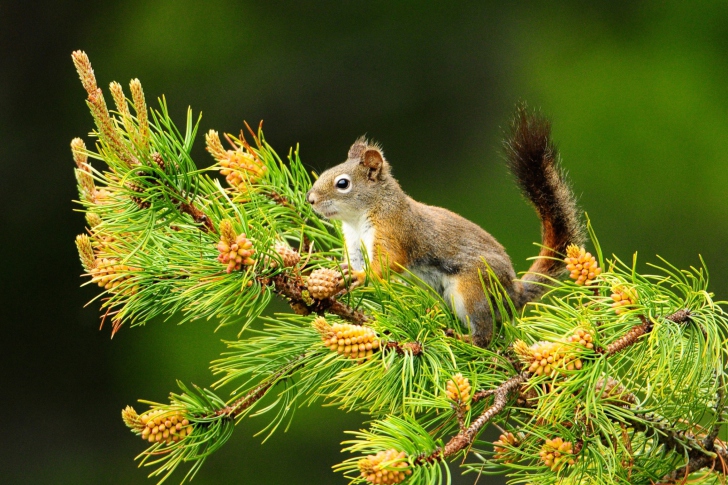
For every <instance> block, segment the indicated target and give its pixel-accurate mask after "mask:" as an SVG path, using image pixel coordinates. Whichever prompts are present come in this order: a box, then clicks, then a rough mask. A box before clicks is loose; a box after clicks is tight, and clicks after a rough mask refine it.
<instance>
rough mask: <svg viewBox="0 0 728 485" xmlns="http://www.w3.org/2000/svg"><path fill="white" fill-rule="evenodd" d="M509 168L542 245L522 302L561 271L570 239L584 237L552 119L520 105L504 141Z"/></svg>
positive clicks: (536, 294) (541, 290) (524, 284)
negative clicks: (553, 137) (536, 218)
mask: <svg viewBox="0 0 728 485" xmlns="http://www.w3.org/2000/svg"><path fill="white" fill-rule="evenodd" d="M504 145H505V149H506V153H507V156H508V161H509V165H510V169H511V171H512V172H513V174H514V175H515V176H516V179H517V180H518V184H519V185H520V186H521V189H522V190H523V192H524V194H525V195H526V197H528V199H529V200H530V201H531V203H533V205H534V206H535V207H536V212H538V216H539V218H540V219H541V239H542V244H543V248H542V249H541V252H540V253H539V257H538V259H537V260H536V261H535V262H534V263H533V264H532V265H531V267H530V268H529V270H528V274H527V275H526V276H525V277H524V278H523V279H522V288H520V289H521V291H520V292H519V295H518V298H517V300H518V301H516V302H514V303H516V304H517V305H518V306H519V307H522V306H523V305H525V304H526V303H527V302H529V301H533V300H536V299H538V298H540V297H541V295H543V293H544V291H545V288H544V287H543V286H542V284H543V283H546V282H548V281H549V277H550V278H555V277H558V276H560V275H561V274H562V273H563V272H564V268H565V263H564V262H563V258H564V253H566V247H567V246H568V245H569V244H577V245H581V244H582V241H583V238H584V230H583V225H582V223H581V221H580V217H579V209H578V207H577V205H576V201H575V200H574V195H573V194H572V192H571V189H570V188H569V186H568V184H567V183H566V181H565V180H564V175H563V173H562V170H561V167H560V166H559V156H558V153H557V151H556V147H555V146H554V144H553V141H552V140H551V124H550V123H549V121H548V120H547V119H545V118H543V117H542V116H540V115H539V114H537V113H529V112H528V110H527V108H526V105H525V104H521V105H519V106H518V108H517V110H516V116H515V118H514V119H513V122H512V124H511V132H510V135H509V137H508V138H507V139H506V140H505V141H504Z"/></svg>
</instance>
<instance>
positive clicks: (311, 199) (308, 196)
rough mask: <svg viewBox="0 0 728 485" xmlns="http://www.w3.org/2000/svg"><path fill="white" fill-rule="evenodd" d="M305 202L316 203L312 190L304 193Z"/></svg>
mask: <svg viewBox="0 0 728 485" xmlns="http://www.w3.org/2000/svg"><path fill="white" fill-rule="evenodd" d="M306 200H307V201H308V203H309V204H315V203H316V196H315V195H314V194H313V189H311V190H309V191H308V192H306Z"/></svg>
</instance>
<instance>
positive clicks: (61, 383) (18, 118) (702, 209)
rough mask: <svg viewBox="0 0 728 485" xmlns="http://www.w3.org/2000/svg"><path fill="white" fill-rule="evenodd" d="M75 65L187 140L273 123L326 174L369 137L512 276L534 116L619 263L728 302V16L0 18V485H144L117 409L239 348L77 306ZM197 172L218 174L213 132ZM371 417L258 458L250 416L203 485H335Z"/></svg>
mask: <svg viewBox="0 0 728 485" xmlns="http://www.w3.org/2000/svg"><path fill="white" fill-rule="evenodd" d="M74 49H83V50H85V51H86V52H87V53H88V54H89V56H90V58H91V61H92V63H93V65H94V68H95V70H96V73H97V77H98V80H99V85H101V86H102V87H106V86H108V83H109V82H110V81H112V80H117V81H119V82H121V83H122V84H125V85H126V84H127V82H128V80H129V79H131V78H133V77H139V78H140V79H141V80H142V83H143V85H144V88H145V91H146V94H147V99H148V100H149V101H150V104H153V101H154V99H155V98H156V97H158V96H161V95H162V94H164V95H166V97H167V100H168V102H169V104H170V106H171V108H172V113H173V115H174V116H175V117H176V119H177V120H178V122H179V123H182V122H183V115H184V112H185V110H186V107H187V106H188V105H191V106H192V107H193V109H194V110H195V112H199V111H202V112H203V114H204V116H203V120H202V124H201V130H202V131H206V130H208V129H210V128H215V129H218V130H221V131H228V132H233V133H237V132H238V130H239V129H240V127H241V126H242V123H243V120H248V121H250V122H252V123H256V122H257V121H258V120H260V119H264V120H265V127H266V135H267V138H268V141H269V142H271V144H272V145H273V146H274V147H276V148H277V150H278V151H279V152H281V153H286V152H287V150H288V148H289V147H290V146H293V145H295V144H296V143H300V144H301V154H302V158H303V160H304V162H305V163H307V164H309V165H310V166H311V168H312V169H316V170H322V169H324V168H326V167H327V166H331V165H333V164H336V163H338V162H340V161H342V160H343V158H344V157H345V155H346V151H347V149H348V147H349V144H350V143H351V142H352V141H353V140H354V139H355V138H356V137H358V136H359V135H361V134H363V133H367V134H368V135H369V136H370V137H372V138H374V139H376V140H378V141H380V142H381V143H382V144H383V145H384V147H385V150H386V154H387V156H388V158H389V160H390V161H391V162H392V163H393V166H394V171H395V174H396V176H397V177H398V178H399V180H400V182H401V183H402V185H403V186H404V188H405V190H406V191H408V192H409V193H410V194H411V195H412V196H414V197H415V198H416V199H419V200H421V201H424V202H427V203H431V204H436V205H442V206H446V207H448V208H450V209H453V210H455V211H457V212H459V213H460V214H462V215H464V216H466V217H468V218H469V219H472V220H474V221H476V222H477V223H479V224H480V225H482V226H483V227H484V228H486V229H487V230H488V231H490V232H491V233H492V234H494V235H495V236H496V237H497V238H498V239H499V240H500V241H501V242H502V243H503V244H504V245H505V246H506V248H507V249H508V250H509V252H510V254H511V255H512V258H513V260H514V262H515V264H516V267H517V268H516V269H517V270H519V271H523V270H525V269H526V268H527V267H528V262H527V261H526V258H527V257H529V256H531V255H534V254H535V253H536V248H535V247H534V246H532V245H531V243H532V242H533V241H537V240H538V239H539V226H538V221H537V218H536V216H535V214H534V213H533V210H532V209H531V208H530V207H529V206H528V205H527V204H526V202H525V201H524V200H523V199H522V198H521V197H520V195H519V193H518V191H517V189H516V188H515V187H514V184H513V183H512V181H511V180H510V178H509V176H508V174H507V172H506V169H505V165H504V163H503V160H502V156H501V150H500V146H499V143H500V138H501V134H502V129H503V127H504V126H505V125H506V124H507V121H508V119H509V117H510V115H511V113H512V110H513V106H514V104H515V103H516V102H517V101H518V100H521V99H523V100H527V101H528V103H529V104H530V105H531V106H534V107H540V108H541V109H542V110H543V111H544V112H545V113H546V114H548V115H549V116H550V117H551V118H552V119H553V122H554V136H555V139H556V140H557V142H558V144H559V146H560V149H561V153H562V156H563V159H564V166H565V167H566V168H567V169H568V170H569V173H570V177H571V180H572V182H573V185H574V189H575V191H576V193H577V195H578V196H579V198H580V202H581V205H582V206H583V208H584V209H585V210H586V211H587V212H588V213H589V216H590V217H591V219H592V221H593V223H594V226H595V228H596V230H597V233H598V234H599V236H600V240H601V244H602V246H603V248H604V249H605V250H606V252H608V253H615V254H617V255H618V256H619V257H621V258H623V259H626V260H629V259H630V258H631V255H632V253H633V252H635V251H639V253H640V258H641V260H642V261H643V264H642V265H641V267H642V268H643V269H647V267H646V266H645V265H644V262H645V261H653V262H655V261H656V258H655V254H660V255H661V256H664V257H666V258H667V259H668V260H670V261H671V262H673V263H674V264H676V265H677V266H681V267H687V266H689V265H697V264H699V255H700V254H702V255H703V257H704V258H705V259H706V261H707V263H708V266H709V268H710V270H711V274H712V288H713V291H714V292H715V293H716V295H717V297H718V298H719V299H724V298H726V297H727V296H728V258H726V256H725V254H724V252H725V250H726V240H727V239H728V238H727V236H728V203H727V201H726V185H727V183H728V170H726V168H728V96H726V94H727V93H726V90H727V88H728V82H727V80H728V3H726V2H725V1H724V0H721V1H712V2H711V1H705V2H682V1H659V2H658V1H655V2H626V1H616V2H600V3H599V4H597V3H596V2H577V1H568V2H559V3H558V5H555V4H554V2H548V3H547V2H521V3H519V4H518V5H510V4H506V2H503V3H494V2H477V3H476V2H470V3H467V4H466V3H461V4H456V3H454V2H414V1H411V2H316V3H315V4H313V3H309V2H305V3H304V2H282V1H268V2H235V1H225V0H214V1H207V2H194V1H189V0H175V1H172V0H168V1H139V0H129V1H126V2H93V3H92V2H81V1H75V2H74V1H55V2H51V1H47V2H0V208H1V210H0V218H1V219H0V221H1V224H0V227H2V244H3V251H2V254H3V255H4V256H3V263H2V278H1V279H0V281H1V282H0V284H1V285H2V288H1V290H0V297H1V298H2V299H3V302H2V304H1V305H0V318H1V320H2V334H1V335H2V336H1V337H0V342H2V352H1V355H2V357H1V359H2V362H1V367H0V369H2V371H0V379H2V381H1V382H0V384H1V385H2V387H0V389H1V391H0V392H1V394H0V395H1V396H2V399H1V400H0V402H1V404H0V406H1V408H0V411H1V412H2V416H3V418H4V419H3V432H2V438H0V440H2V441H0V445H1V446H2V453H0V475H1V476H2V478H0V481H2V483H22V484H86V483H89V484H93V483H99V484H101V483H108V484H126V483H130V484H131V483H134V484H137V483H154V482H153V481H151V480H147V479H146V478H145V476H146V473H147V471H146V470H140V469H137V468H136V466H135V464H134V462H133V457H134V456H135V455H136V454H137V453H138V452H140V451H142V450H143V444H142V443H141V442H140V441H139V440H138V439H137V438H134V437H133V436H132V435H131V434H130V433H129V432H128V431H127V430H126V428H125V427H124V425H123V424H122V422H121V420H120V416H119V411H120V410H121V409H122V407H123V406H125V405H126V404H130V403H133V402H134V401H135V400H136V399H138V398H145V399H150V400H157V401H160V400H164V399H165V397H166V395H167V393H168V392H169V391H172V390H175V389H176V386H175V379H181V380H183V381H184V382H187V383H190V382H192V383H196V384H199V385H209V384H210V383H211V382H212V381H213V377H212V376H211V375H210V373H209V371H208V369H207V366H208V363H209V361H210V360H212V359H214V358H215V357H217V356H218V355H219V353H220V352H222V351H223V345H222V344H221V343H220V340H221V339H224V338H228V339H230V338H233V337H234V336H235V334H236V333H237V331H238V329H237V328H233V327H228V328H224V329H222V330H220V331H218V332H217V333H213V331H214V329H215V326H216V325H215V323H214V322H196V323H192V324H186V325H183V326H176V325H175V324H174V322H152V323H151V324H149V325H147V326H146V327H143V328H133V329H131V328H124V329H123V330H122V331H121V332H120V334H118V335H117V337H116V338H114V340H113V341H111V340H110V339H109V328H108V327H107V328H104V329H102V330H101V331H99V330H98V321H99V314H98V313H99V312H98V306H97V305H96V304H92V305H90V306H89V307H88V308H84V304H85V303H86V302H87V301H88V300H90V299H91V298H92V297H93V296H95V295H96V291H95V290H94V289H93V288H91V287H84V288H79V285H80V283H81V282H82V280H81V279H80V278H79V274H80V272H81V266H80V264H79V262H78V257H77V255H76V252H75V247H74V242H73V241H74V236H75V235H76V234H78V233H80V232H82V231H83V225H84V222H83V217H82V215H81V214H80V213H78V212H74V209H76V208H77V206H75V205H74V204H73V203H72V202H71V201H72V199H74V198H75V197H76V191H75V185H74V178H73V170H72V167H73V162H72V159H71V154H70V149H69V142H70V140H71V139H72V138H73V137H75V136H84V137H86V140H87V141H88V137H87V136H86V134H87V133H88V131H90V129H91V128H92V120H91V117H90V115H89V113H88V111H87V109H86V106H85V103H84V99H85V93H84V91H83V89H82V88H81V85H80V83H79V81H78V78H77V76H76V73H75V71H74V69H73V65H72V63H71V58H70V54H71V51H72V50H74ZM109 100H110V98H109ZM109 102H110V101H109ZM194 155H195V159H196V160H198V163H199V164H201V165H208V164H210V162H211V158H210V157H209V155H208V154H207V153H205V152H204V150H203V142H202V140H201V139H200V140H198V142H197V144H196V148H195V153H194ZM360 421H361V418H360V417H358V416H347V415H345V414H344V413H342V412H339V411H337V410H336V409H331V408H311V409H303V410H301V411H300V412H298V414H297V415H296V417H295V420H294V422H293V425H292V426H291V428H290V430H289V431H288V433H278V434H276V435H275V436H274V437H273V438H272V439H271V440H269V441H268V442H266V443H265V444H264V445H262V446H261V445H260V437H254V436H253V435H254V434H255V432H257V431H258V430H259V429H261V427H262V426H263V421H262V420H247V421H245V422H244V423H243V425H241V426H239V427H238V429H237V431H236V433H235V435H234V436H233V438H232V439H231V441H230V442H229V443H228V444H227V445H226V446H225V447H224V448H223V449H222V450H221V451H220V452H219V453H217V454H215V455H214V456H212V457H211V458H210V459H209V460H208V462H207V463H206V464H205V466H204V467H203V469H202V471H201V473H200V474H199V475H198V477H197V478H196V479H195V482H194V483H197V484H200V485H202V484H221V483H256V484H265V483H295V484H314V483H316V484H320V483H344V479H343V478H342V477H341V476H340V475H337V474H334V473H332V472H331V471H330V466H331V465H333V464H335V463H337V462H338V461H340V460H341V459H342V458H343V457H342V456H341V455H340V453H339V449H340V446H339V442H340V441H341V440H343V439H345V435H344V434H343V432H342V431H343V430H344V429H356V428H357V427H358V426H359V425H360ZM178 478H179V477H178ZM474 480H475V478H474V477H473V476H469V477H467V478H465V479H458V481H457V483H473V482H474ZM171 483H175V481H174V480H173V481H172V482H171ZM478 483H481V484H482V483H500V482H498V481H494V480H492V479H490V478H487V477H481V479H480V481H479V482H478Z"/></svg>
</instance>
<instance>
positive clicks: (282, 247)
mask: <svg viewBox="0 0 728 485" xmlns="http://www.w3.org/2000/svg"><path fill="white" fill-rule="evenodd" d="M275 252H276V253H278V255H279V256H280V257H281V260H282V261H283V267H284V268H293V267H294V266H296V265H297V264H298V262H299V261H301V255H300V254H299V253H298V251H296V250H295V249H293V248H291V247H290V246H288V245H287V244H282V243H278V244H276V246H275ZM277 264H278V263H277V261H274V260H271V263H270V265H271V267H273V268H275V267H276V265H277Z"/></svg>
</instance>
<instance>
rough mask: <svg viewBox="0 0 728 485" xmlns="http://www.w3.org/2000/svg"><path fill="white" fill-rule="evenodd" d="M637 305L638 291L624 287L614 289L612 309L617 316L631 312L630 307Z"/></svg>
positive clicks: (619, 286) (618, 286)
mask: <svg viewBox="0 0 728 485" xmlns="http://www.w3.org/2000/svg"><path fill="white" fill-rule="evenodd" d="M635 303H637V290H635V289H634V288H628V287H626V286H624V285H615V286H613V287H612V308H614V313H616V314H617V315H619V314H621V313H624V312H626V311H628V310H629V307H630V306H633V305H634V304H635Z"/></svg>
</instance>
